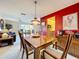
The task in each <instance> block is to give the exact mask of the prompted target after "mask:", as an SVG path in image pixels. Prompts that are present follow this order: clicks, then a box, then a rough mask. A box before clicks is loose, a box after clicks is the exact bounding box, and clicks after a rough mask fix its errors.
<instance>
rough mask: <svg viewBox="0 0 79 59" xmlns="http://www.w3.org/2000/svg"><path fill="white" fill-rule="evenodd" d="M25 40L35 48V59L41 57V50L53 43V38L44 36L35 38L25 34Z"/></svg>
mask: <svg viewBox="0 0 79 59" xmlns="http://www.w3.org/2000/svg"><path fill="white" fill-rule="evenodd" d="M24 39H25V41H26V42H27V43H29V44H30V45H31V46H32V47H33V48H34V59H41V56H40V51H41V50H42V49H44V48H46V47H47V46H49V45H51V44H52V40H53V39H54V38H52V39H50V38H48V37H44V36H40V37H37V38H33V37H32V36H25V37H24Z"/></svg>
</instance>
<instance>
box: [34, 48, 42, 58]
mask: <svg viewBox="0 0 79 59" xmlns="http://www.w3.org/2000/svg"><path fill="white" fill-rule="evenodd" d="M34 59H41V56H40V49H39V48H37V49H35V51H34Z"/></svg>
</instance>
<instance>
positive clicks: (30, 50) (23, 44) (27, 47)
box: [18, 31, 34, 59]
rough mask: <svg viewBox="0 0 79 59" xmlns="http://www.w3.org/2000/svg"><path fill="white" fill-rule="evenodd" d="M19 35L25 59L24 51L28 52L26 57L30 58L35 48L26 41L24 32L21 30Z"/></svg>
mask: <svg viewBox="0 0 79 59" xmlns="http://www.w3.org/2000/svg"><path fill="white" fill-rule="evenodd" d="M18 33H19V36H20V41H21V48H23V51H22V58H21V59H23V56H24V52H25V54H26V59H28V56H29V55H31V54H32V53H33V52H34V50H33V49H32V47H31V46H29V44H28V43H26V42H25V39H24V38H23V33H21V32H19V31H18Z"/></svg>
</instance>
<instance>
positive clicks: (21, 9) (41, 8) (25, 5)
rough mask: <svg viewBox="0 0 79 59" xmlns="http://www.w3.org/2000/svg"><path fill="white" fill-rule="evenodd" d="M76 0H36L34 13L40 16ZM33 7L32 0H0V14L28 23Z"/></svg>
mask: <svg viewBox="0 0 79 59" xmlns="http://www.w3.org/2000/svg"><path fill="white" fill-rule="evenodd" d="M78 2H79V0H37V12H36V14H37V17H38V18H40V17H43V16H46V15H48V14H50V13H53V12H56V11H58V10H60V9H63V8H66V7H68V6H70V5H73V4H75V3H78ZM34 8H35V5H34V0H0V16H1V17H3V18H7V19H13V20H15V21H16V20H19V19H20V20H21V21H24V22H27V23H28V22H30V21H31V20H33V18H34V15H35V9H34ZM21 13H25V14H26V15H25V16H24V15H21Z"/></svg>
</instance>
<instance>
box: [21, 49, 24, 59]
mask: <svg viewBox="0 0 79 59" xmlns="http://www.w3.org/2000/svg"><path fill="white" fill-rule="evenodd" d="M23 56H24V49H23V52H22V58H21V59H23Z"/></svg>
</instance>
